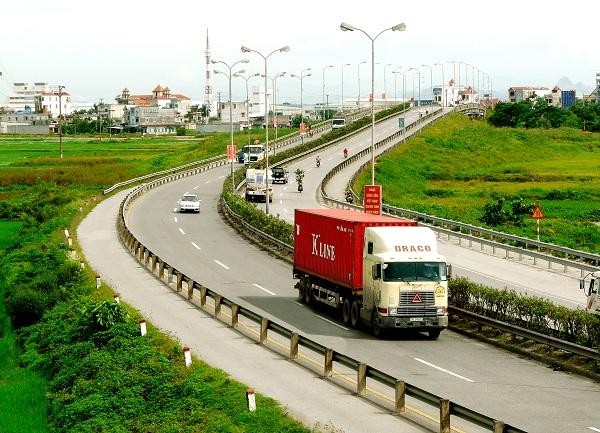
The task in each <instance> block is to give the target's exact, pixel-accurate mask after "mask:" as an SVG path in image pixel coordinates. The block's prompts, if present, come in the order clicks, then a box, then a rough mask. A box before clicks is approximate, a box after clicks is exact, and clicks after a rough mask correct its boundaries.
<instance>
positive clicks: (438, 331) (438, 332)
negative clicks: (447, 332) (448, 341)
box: [427, 329, 442, 340]
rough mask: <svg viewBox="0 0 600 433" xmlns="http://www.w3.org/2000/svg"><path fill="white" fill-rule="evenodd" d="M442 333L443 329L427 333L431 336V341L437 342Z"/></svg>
mask: <svg viewBox="0 0 600 433" xmlns="http://www.w3.org/2000/svg"><path fill="white" fill-rule="evenodd" d="M441 332H442V330H441V329H432V330H431V331H427V334H429V338H430V339H431V340H437V339H438V337H439V336H440V333H441Z"/></svg>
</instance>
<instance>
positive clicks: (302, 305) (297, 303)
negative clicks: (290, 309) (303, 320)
mask: <svg viewBox="0 0 600 433" xmlns="http://www.w3.org/2000/svg"><path fill="white" fill-rule="evenodd" d="M294 304H296V305H300V306H301V307H304V304H301V303H300V302H296V301H294Z"/></svg>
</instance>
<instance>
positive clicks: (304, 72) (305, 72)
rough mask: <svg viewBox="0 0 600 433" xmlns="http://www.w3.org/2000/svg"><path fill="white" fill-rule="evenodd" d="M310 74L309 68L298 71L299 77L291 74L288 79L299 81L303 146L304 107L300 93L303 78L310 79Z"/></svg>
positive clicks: (301, 91)
mask: <svg viewBox="0 0 600 433" xmlns="http://www.w3.org/2000/svg"><path fill="white" fill-rule="evenodd" d="M311 75H312V74H311V73H310V68H305V69H302V70H301V71H300V75H296V74H292V75H290V77H292V78H298V79H299V80H300V139H301V140H302V144H304V134H303V133H302V124H303V123H304V105H303V103H302V93H303V87H302V82H303V81H304V78H305V77H310V76H311Z"/></svg>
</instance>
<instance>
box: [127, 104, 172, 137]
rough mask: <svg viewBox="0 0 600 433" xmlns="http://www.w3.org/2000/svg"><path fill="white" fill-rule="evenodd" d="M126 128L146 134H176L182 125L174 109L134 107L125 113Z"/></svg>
mask: <svg viewBox="0 0 600 433" xmlns="http://www.w3.org/2000/svg"><path fill="white" fill-rule="evenodd" d="M124 121H125V128H126V129H127V130H129V131H139V132H142V133H145V134H155V135H163V134H175V133H176V129H177V126H179V125H181V122H180V121H179V116H178V114H177V113H176V111H175V109H173V108H160V107H157V106H154V107H138V106H133V107H130V108H129V109H127V110H125V111H124Z"/></svg>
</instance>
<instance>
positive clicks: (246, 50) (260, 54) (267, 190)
mask: <svg viewBox="0 0 600 433" xmlns="http://www.w3.org/2000/svg"><path fill="white" fill-rule="evenodd" d="M241 50H242V53H249V52H253V53H256V54H258V55H259V56H261V57H262V58H263V59H264V61H265V72H264V76H265V137H266V140H265V141H266V143H265V149H266V152H265V178H266V180H265V181H266V198H265V213H266V214H267V215H268V214H269V101H268V97H267V60H268V59H269V57H271V55H272V54H274V53H277V52H282V53H285V52H288V51H289V50H290V47H289V46H287V45H286V46H284V47H281V48H278V49H276V50H273V51H271V52H270V53H269V54H268V55H266V56H265V55H263V54H262V53H260V52H258V51H256V50H253V49H251V48H248V47H245V46H242V47H241Z"/></svg>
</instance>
